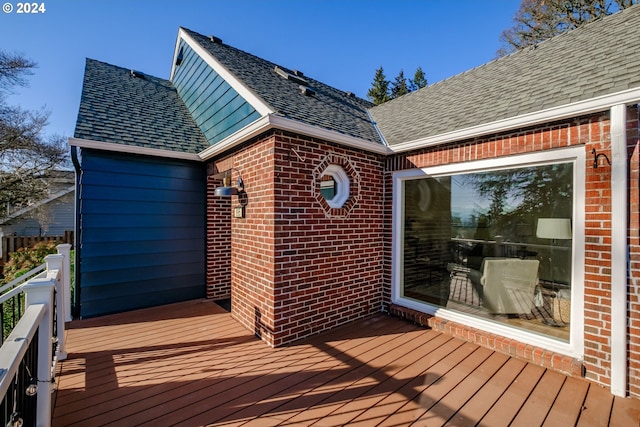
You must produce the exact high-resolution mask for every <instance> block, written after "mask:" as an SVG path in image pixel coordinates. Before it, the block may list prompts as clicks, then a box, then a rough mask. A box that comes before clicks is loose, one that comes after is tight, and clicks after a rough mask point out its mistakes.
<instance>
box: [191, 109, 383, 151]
mask: <svg viewBox="0 0 640 427" xmlns="http://www.w3.org/2000/svg"><path fill="white" fill-rule="evenodd" d="M270 129H280V130H283V131H287V132H293V133H299V134H302V135H306V136H310V137H312V138H318V139H323V140H325V141H329V142H334V143H336V144H340V145H345V146H347V147H352V148H357V149H361V150H365V151H368V152H373V153H377V154H389V153H390V151H389V149H388V148H387V147H386V146H384V145H380V144H376V143H375V142H371V141H367V140H364V139H360V138H356V137H353V136H349V135H346V134H343V133H340V132H335V131H331V130H327V129H323V128H321V127H318V126H313V125H309V124H306V123H301V122H298V121H296V120H291V119H287V118H285V117H282V116H278V115H275V114H269V115H267V116H263V117H261V118H260V119H258V120H256V121H255V122H253V123H251V124H250V125H247V126H245V127H244V128H242V129H240V130H239V131H237V132H235V133H233V134H231V135H229V136H228V137H226V138H225V139H223V140H222V141H220V142H218V143H216V144H214V145H212V146H211V147H209V148H207V149H206V150H204V151H202V152H200V154H199V156H200V158H201V159H202V160H207V159H210V158H212V157H214V156H216V155H218V154H220V153H223V152H224V151H226V150H229V149H230V148H233V147H235V146H237V145H239V144H242V143H243V142H245V141H248V140H249V139H251V138H253V137H255V136H258V135H260V134H261V133H263V132H266V131H268V130H270Z"/></svg>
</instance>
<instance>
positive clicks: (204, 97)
mask: <svg viewBox="0 0 640 427" xmlns="http://www.w3.org/2000/svg"><path fill="white" fill-rule="evenodd" d="M180 49H182V51H183V61H182V64H181V65H180V66H178V67H177V68H176V71H175V74H174V76H173V82H172V83H173V85H174V86H175V87H176V89H177V91H178V95H179V96H180V98H181V99H182V101H183V102H184V104H185V106H186V107H187V109H188V110H189V112H190V113H191V116H192V117H193V120H194V121H195V122H196V124H197V125H198V127H200V129H201V130H202V133H203V134H204V136H205V137H206V138H207V140H208V141H209V143H210V144H212V145H213V144H215V143H217V142H219V141H221V140H222V139H224V138H225V137H227V136H229V135H231V134H232V133H234V132H236V131H238V130H240V129H242V128H243V127H245V126H246V125H248V124H250V123H252V122H253V121H255V120H257V119H259V118H260V114H259V113H258V112H257V111H256V110H255V109H254V108H253V107H252V106H251V104H249V103H248V102H247V101H246V100H245V99H244V98H242V97H241V96H240V94H239V93H238V92H237V91H236V90H234V89H233V88H232V87H231V85H229V83H227V82H226V81H224V80H223V79H222V78H221V77H220V75H219V74H218V73H216V72H215V71H214V70H213V69H212V68H211V67H210V66H209V65H208V64H207V63H206V62H205V61H204V60H203V59H202V58H200V57H199V56H198V55H197V54H196V53H195V52H194V51H193V49H191V48H190V47H189V45H187V44H186V43H185V42H184V40H180Z"/></svg>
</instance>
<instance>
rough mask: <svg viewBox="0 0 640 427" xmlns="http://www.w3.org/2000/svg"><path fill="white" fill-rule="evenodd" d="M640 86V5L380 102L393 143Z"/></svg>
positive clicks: (377, 111)
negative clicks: (385, 101)
mask: <svg viewBox="0 0 640 427" xmlns="http://www.w3.org/2000/svg"><path fill="white" fill-rule="evenodd" d="M639 86H640V5H638V6H632V7H630V8H628V9H626V10H624V11H622V12H618V13H616V14H613V15H611V16H608V17H606V18H604V19H601V20H598V21H595V22H592V23H590V24H587V25H584V26H583V27H581V28H578V29H575V30H573V31H569V32H567V33H564V34H561V35H559V36H557V37H554V38H552V39H549V40H547V41H545V42H543V43H540V44H539V45H538V46H536V47H533V48H526V49H524V50H522V51H519V52H517V53H514V54H511V55H509V56H506V57H503V58H500V59H497V60H495V61H492V62H489V63H487V64H485V65H482V66H480V67H478V68H474V69H472V70H470V71H467V72H464V73H462V74H459V75H456V76H454V77H451V78H449V79H446V80H443V81H441V82H438V83H435V84H433V85H431V86H427V87H425V88H423V89H421V90H419V91H416V92H412V93H410V94H408V95H405V96H403V97H401V98H398V99H395V100H393V101H389V102H387V103H385V104H381V105H379V106H376V107H374V108H372V109H371V110H370V112H371V115H372V117H373V118H374V120H375V121H376V122H377V124H378V127H379V129H380V131H381V132H382V134H383V135H384V137H385V139H386V141H387V142H388V143H389V144H390V145H391V146H393V145H395V144H399V143H403V142H408V141H413V140H417V139H422V138H427V137H432V136H436V135H440V134H443V133H447V132H451V131H456V130H461V129H465V128H469V127H472V126H476V125H482V124H486V123H491V122H494V121H497V120H501V119H508V118H511V117H515V116H518V115H522V114H526V113H532V112H536V111H540V110H545V109H548V108H551V107H558V106H562V105H566V104H570V103H573V102H577V101H582V100H587V99H591V98H594V97H597V96H600V95H606V94H612V93H616V92H619V91H622V90H625V89H630V88H635V87H639Z"/></svg>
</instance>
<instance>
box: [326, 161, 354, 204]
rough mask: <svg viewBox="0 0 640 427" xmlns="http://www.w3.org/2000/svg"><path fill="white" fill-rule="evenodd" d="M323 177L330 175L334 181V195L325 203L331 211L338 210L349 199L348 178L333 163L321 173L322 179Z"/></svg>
mask: <svg viewBox="0 0 640 427" xmlns="http://www.w3.org/2000/svg"><path fill="white" fill-rule="evenodd" d="M325 175H330V176H332V177H333V180H334V181H335V188H336V194H335V196H333V199H331V200H327V199H325V201H326V202H327V204H328V205H329V206H330V207H331V208H333V209H340V208H341V207H342V206H343V205H344V204H345V203H346V202H347V200H348V199H349V176H348V175H347V173H346V172H345V171H344V169H342V166H340V165H337V164H335V163H332V164H330V165H329V166H327V167H326V168H325V170H324V171H322V175H320V178H322V177H323V176H325Z"/></svg>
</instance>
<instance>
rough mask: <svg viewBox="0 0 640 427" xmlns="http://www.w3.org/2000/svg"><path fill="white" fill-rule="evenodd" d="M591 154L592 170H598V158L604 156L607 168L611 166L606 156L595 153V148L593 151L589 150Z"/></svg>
mask: <svg viewBox="0 0 640 427" xmlns="http://www.w3.org/2000/svg"><path fill="white" fill-rule="evenodd" d="M591 154H593V168H594V169H598V158H599V157H600V156H604V158H605V160H606V161H607V163H609V166H611V161H610V160H609V158H608V157H607V155H606V154H604V153H596V149H595V148H594V149H593V150H591Z"/></svg>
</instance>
